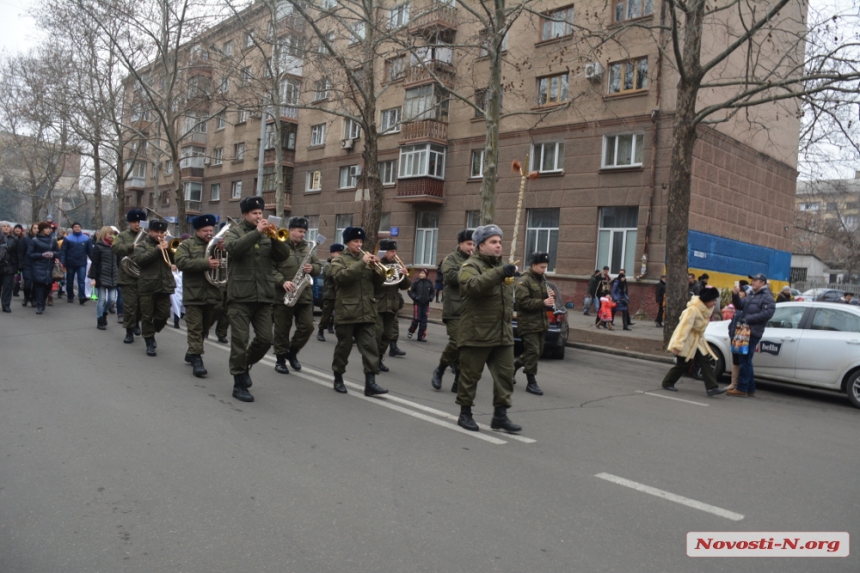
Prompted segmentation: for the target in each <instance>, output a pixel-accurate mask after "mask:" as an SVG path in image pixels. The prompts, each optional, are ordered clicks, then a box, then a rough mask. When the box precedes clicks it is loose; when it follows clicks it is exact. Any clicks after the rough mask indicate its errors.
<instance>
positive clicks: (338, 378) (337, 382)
mask: <svg viewBox="0 0 860 573" xmlns="http://www.w3.org/2000/svg"><path fill="white" fill-rule="evenodd" d="M334 391H335V392H337V393H338V394H346V386H344V384H343V374H338V373H337V372H335V373H334Z"/></svg>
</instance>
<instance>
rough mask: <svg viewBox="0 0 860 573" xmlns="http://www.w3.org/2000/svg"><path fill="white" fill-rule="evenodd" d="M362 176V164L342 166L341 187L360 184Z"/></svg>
mask: <svg viewBox="0 0 860 573" xmlns="http://www.w3.org/2000/svg"><path fill="white" fill-rule="evenodd" d="M359 177H361V165H345V166H344V167H341V168H340V179H339V181H340V185H339V186H340V188H341V189H350V188H354V187H356V186H357V185H358V179H359Z"/></svg>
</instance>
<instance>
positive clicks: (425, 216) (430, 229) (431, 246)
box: [415, 211, 439, 266]
mask: <svg viewBox="0 0 860 573" xmlns="http://www.w3.org/2000/svg"><path fill="white" fill-rule="evenodd" d="M438 238H439V213H438V212H436V211H422V212H420V213H418V223H417V224H416V225H415V264H416V265H426V266H435V265H436V240H437V239H438Z"/></svg>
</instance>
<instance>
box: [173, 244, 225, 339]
mask: <svg viewBox="0 0 860 573" xmlns="http://www.w3.org/2000/svg"><path fill="white" fill-rule="evenodd" d="M208 245H209V243H208V242H207V241H205V240H204V239H201V238H200V237H198V236H197V235H196V234H195V235H192V236H191V237H189V238H188V239H186V240H184V241H182V242H181V243H180V244H179V247H178V248H177V249H176V256H175V260H176V268H177V269H179V270H180V271H182V304H183V305H184V306H185V324H186V325H188V354H203V353H204V350H203V337H204V335H205V334H206V333H208V332H209V328H210V327H211V326H212V324H213V323H214V322H215V321H216V320H217V319H218V318H219V311H220V310H222V309H223V307H222V305H221V299H222V297H223V294H222V289H221V288H219V287H217V286H215V285H213V284H211V283H210V282H209V281H208V280H206V273H207V272H208V271H209V257H207V256H206V247H207V246H208Z"/></svg>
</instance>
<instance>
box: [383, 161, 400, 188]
mask: <svg viewBox="0 0 860 573" xmlns="http://www.w3.org/2000/svg"><path fill="white" fill-rule="evenodd" d="M379 179H381V180H382V184H383V185H394V184H395V183H397V160H396V159H392V160H391V161H380V162H379Z"/></svg>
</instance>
